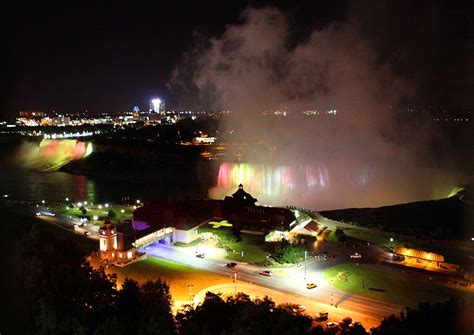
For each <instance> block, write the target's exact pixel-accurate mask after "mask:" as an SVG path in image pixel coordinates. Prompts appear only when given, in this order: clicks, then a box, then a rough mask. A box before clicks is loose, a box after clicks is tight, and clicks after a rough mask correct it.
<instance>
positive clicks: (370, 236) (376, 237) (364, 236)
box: [344, 228, 403, 249]
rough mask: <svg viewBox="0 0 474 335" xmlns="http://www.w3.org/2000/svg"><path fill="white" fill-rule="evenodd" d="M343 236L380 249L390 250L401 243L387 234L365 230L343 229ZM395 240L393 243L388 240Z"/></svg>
mask: <svg viewBox="0 0 474 335" xmlns="http://www.w3.org/2000/svg"><path fill="white" fill-rule="evenodd" d="M344 234H346V235H347V236H349V237H353V238H357V239H359V240H363V241H367V242H370V243H372V244H375V245H377V246H379V247H380V248H385V249H388V248H391V247H394V246H396V245H398V244H400V243H402V242H403V241H400V240H398V238H396V236H395V235H394V234H388V233H383V232H378V231H371V230H366V229H357V228H354V229H350V228H348V229H344ZM391 237H393V238H395V240H394V242H393V243H390V238H391Z"/></svg>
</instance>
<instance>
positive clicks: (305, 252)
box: [304, 250, 308, 281]
mask: <svg viewBox="0 0 474 335" xmlns="http://www.w3.org/2000/svg"><path fill="white" fill-rule="evenodd" d="M307 254H308V251H306V250H305V251H304V280H305V281H306V255H307Z"/></svg>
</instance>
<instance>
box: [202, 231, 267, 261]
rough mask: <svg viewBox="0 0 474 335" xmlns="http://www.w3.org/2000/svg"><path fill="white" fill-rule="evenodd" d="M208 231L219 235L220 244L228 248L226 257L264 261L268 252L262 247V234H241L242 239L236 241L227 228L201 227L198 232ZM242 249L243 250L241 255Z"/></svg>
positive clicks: (236, 259) (263, 241)
mask: <svg viewBox="0 0 474 335" xmlns="http://www.w3.org/2000/svg"><path fill="white" fill-rule="evenodd" d="M206 232H210V233H213V234H215V235H217V236H218V237H219V241H220V244H221V245H222V246H225V247H226V248H227V249H228V251H229V252H228V254H227V259H229V260H233V261H239V262H246V263H258V262H264V261H265V260H266V256H267V255H268V253H267V252H266V251H265V250H264V249H263V246H264V243H265V240H264V236H263V235H253V234H244V233H242V234H241V238H242V240H241V241H240V242H237V240H236V238H235V236H234V235H233V234H232V231H231V230H230V229H227V228H223V227H220V228H217V229H215V228H211V227H201V228H199V233H200V234H201V233H206ZM242 251H243V252H244V254H243V257H242Z"/></svg>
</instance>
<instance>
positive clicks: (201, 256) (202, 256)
mask: <svg viewBox="0 0 474 335" xmlns="http://www.w3.org/2000/svg"><path fill="white" fill-rule="evenodd" d="M196 257H198V258H204V254H203V253H200V254H196Z"/></svg>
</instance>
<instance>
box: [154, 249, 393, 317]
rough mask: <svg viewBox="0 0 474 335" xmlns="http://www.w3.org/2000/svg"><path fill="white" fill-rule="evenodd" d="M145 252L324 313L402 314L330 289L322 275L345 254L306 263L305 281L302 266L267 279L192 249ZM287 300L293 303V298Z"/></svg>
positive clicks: (245, 266)
mask: <svg viewBox="0 0 474 335" xmlns="http://www.w3.org/2000/svg"><path fill="white" fill-rule="evenodd" d="M146 252H147V254H148V255H149V256H152V257H159V258H164V259H168V260H171V261H174V262H178V263H182V264H185V265H188V266H191V267H194V268H196V269H201V270H205V271H209V272H214V273H217V274H220V275H223V276H226V277H229V278H230V279H234V278H235V277H236V278H237V279H238V280H240V281H243V282H247V283H250V284H256V285H260V286H262V287H265V288H269V289H272V290H275V291H278V292H281V293H286V294H290V295H292V296H293V297H296V298H303V299H305V300H309V301H313V302H317V303H320V304H322V306H325V307H326V309H327V310H332V311H334V310H338V309H339V310H346V311H347V315H350V314H351V311H354V312H356V313H358V314H360V315H364V316H366V317H367V318H370V319H377V320H378V321H380V320H382V319H383V318H384V317H387V316H389V315H391V314H396V315H399V313H400V312H401V311H402V307H400V306H396V305H393V304H390V303H386V302H382V301H378V300H373V299H370V298H365V297H362V296H359V295H351V294H347V293H345V292H342V291H339V290H337V289H333V288H332V287H331V286H330V284H328V283H327V282H326V280H325V279H324V278H323V276H322V272H323V271H324V270H325V269H326V268H328V267H329V266H333V265H336V264H338V263H347V262H351V261H354V260H352V259H351V258H350V257H349V255H344V256H342V255H339V256H337V257H335V258H334V259H333V260H330V261H322V260H321V261H318V260H316V259H310V260H308V261H307V262H306V279H307V280H306V281H305V278H304V271H305V269H304V266H300V267H293V268H292V269H286V271H285V270H284V271H277V270H273V272H274V274H273V275H272V276H271V277H267V276H263V275H261V274H259V272H260V271H262V268H260V267H256V266H252V265H249V264H243V263H239V264H238V265H237V267H235V268H228V267H226V266H225V261H224V260H222V259H219V258H213V257H212V256H208V253H206V256H205V258H198V257H196V256H195V251H194V250H193V248H177V247H173V246H168V245H164V244H160V243H156V244H154V245H151V246H149V247H148V249H147V250H146ZM307 282H311V283H315V284H317V288H314V289H307V288H306V283H307ZM331 295H332V298H331ZM289 301H293V299H291V300H289ZM331 301H332V304H331ZM336 306H337V307H336Z"/></svg>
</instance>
